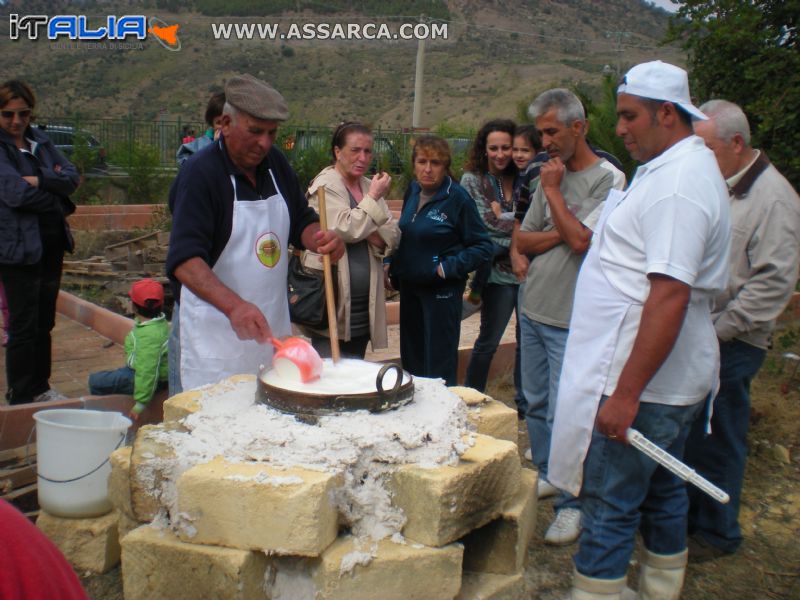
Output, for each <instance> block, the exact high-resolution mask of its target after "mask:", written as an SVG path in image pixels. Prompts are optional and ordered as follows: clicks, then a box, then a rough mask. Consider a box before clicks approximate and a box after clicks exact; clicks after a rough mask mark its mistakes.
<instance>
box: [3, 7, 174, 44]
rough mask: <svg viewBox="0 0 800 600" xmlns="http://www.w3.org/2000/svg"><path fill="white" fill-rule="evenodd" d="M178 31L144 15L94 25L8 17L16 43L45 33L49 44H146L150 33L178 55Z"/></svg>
mask: <svg viewBox="0 0 800 600" xmlns="http://www.w3.org/2000/svg"><path fill="white" fill-rule="evenodd" d="M178 29H180V25H178V24H172V25H170V24H169V23H167V22H165V21H163V20H161V19H159V18H158V17H150V19H149V21H148V19H147V17H145V16H144V15H124V16H122V17H118V16H116V15H108V16H106V18H105V21H102V20H101V21H99V22H98V20H97V19H93V21H92V22H91V23H90V22H89V18H88V17H87V16H86V15H56V16H54V17H48V16H47V15H19V14H16V13H12V14H10V15H8V37H9V39H12V40H19V39H21V38H27V39H29V40H37V39H39V34H40V33H45V34H46V36H47V39H48V40H58V39H59V38H67V39H69V40H82V41H93V42H97V41H100V40H109V41H115V40H126V39H127V38H129V37H133V38H134V39H137V40H144V39H146V38H147V34H148V33H150V34H152V36H153V37H154V38H155V39H156V41H157V42H158V43H159V44H161V45H162V46H163V47H164V48H166V49H167V50H171V51H173V52H176V51H178V50H180V49H181V40H180V38H179V37H178Z"/></svg>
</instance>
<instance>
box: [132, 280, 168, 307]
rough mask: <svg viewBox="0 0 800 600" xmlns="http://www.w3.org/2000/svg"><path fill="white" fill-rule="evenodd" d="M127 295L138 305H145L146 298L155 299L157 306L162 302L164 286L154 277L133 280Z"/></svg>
mask: <svg viewBox="0 0 800 600" xmlns="http://www.w3.org/2000/svg"><path fill="white" fill-rule="evenodd" d="M128 295H129V296H130V297H131V300H133V303H134V304H138V305H139V306H145V307H146V306H147V301H148V300H156V301H157V303H158V305H159V306H160V305H162V304H164V286H162V285H161V284H160V283H158V282H157V281H155V280H154V279H140V280H139V281H137V282H135V283H134V284H133V285H132V286H131V291H130V292H128Z"/></svg>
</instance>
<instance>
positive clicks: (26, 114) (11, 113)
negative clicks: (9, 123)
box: [0, 108, 31, 119]
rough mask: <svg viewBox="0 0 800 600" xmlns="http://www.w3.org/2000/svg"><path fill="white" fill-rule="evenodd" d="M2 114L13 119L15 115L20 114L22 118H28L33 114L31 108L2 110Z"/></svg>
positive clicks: (0, 113) (5, 117) (0, 112)
mask: <svg viewBox="0 0 800 600" xmlns="http://www.w3.org/2000/svg"><path fill="white" fill-rule="evenodd" d="M0 115H2V116H3V118H4V119H13V118H14V115H19V118H20V119H27V118H28V117H30V116H31V109H30V108H20V109H18V110H0Z"/></svg>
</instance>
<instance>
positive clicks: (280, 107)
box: [225, 74, 289, 121]
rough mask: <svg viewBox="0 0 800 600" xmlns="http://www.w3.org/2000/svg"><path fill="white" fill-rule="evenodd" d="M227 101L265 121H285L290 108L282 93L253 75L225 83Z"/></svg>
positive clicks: (241, 76) (233, 78)
mask: <svg viewBox="0 0 800 600" xmlns="http://www.w3.org/2000/svg"><path fill="white" fill-rule="evenodd" d="M225 101H226V102H228V103H230V104H232V105H233V106H234V107H236V108H237V109H239V110H241V111H243V112H246V113H247V114H248V115H251V116H253V117H255V118H257V119H263V120H264V121H285V120H286V119H288V118H289V107H288V106H287V105H286V100H284V98H283V96H281V94H280V92H278V90H276V89H275V88H274V87H272V86H271V85H270V84H268V83H267V82H266V81H261V80H260V79H256V78H255V77H253V76H252V75H249V74H246V75H236V76H235V77H231V78H230V79H229V80H228V81H227V82H226V83H225Z"/></svg>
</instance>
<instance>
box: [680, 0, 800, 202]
mask: <svg viewBox="0 0 800 600" xmlns="http://www.w3.org/2000/svg"><path fill="white" fill-rule="evenodd" d="M798 20H800V0H750V1H742V0H705V1H704V0H686V1H684V2H681V3H680V8H679V9H678V11H677V13H676V15H675V17H673V18H672V19H671V21H670V26H669V29H668V32H667V38H666V41H668V42H673V41H679V42H680V43H681V44H682V45H683V47H684V49H685V50H687V51H688V53H689V70H690V77H691V81H692V92H693V95H694V96H695V97H696V98H698V99H701V101H705V100H710V99H712V98H724V99H726V100H730V101H732V102H736V103H737V104H739V105H740V106H741V107H742V109H743V110H744V111H745V113H746V114H747V116H748V118H749V120H750V127H751V129H752V130H753V138H754V145H756V146H757V147H760V148H763V149H764V150H766V152H767V154H769V156H770V159H771V160H772V161H773V162H774V163H775V164H776V165H777V166H778V168H779V169H780V170H781V171H782V172H783V174H784V175H786V177H787V179H789V181H791V182H792V184H793V185H794V186H795V188H800V47H799V46H798V30H797V27H798Z"/></svg>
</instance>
